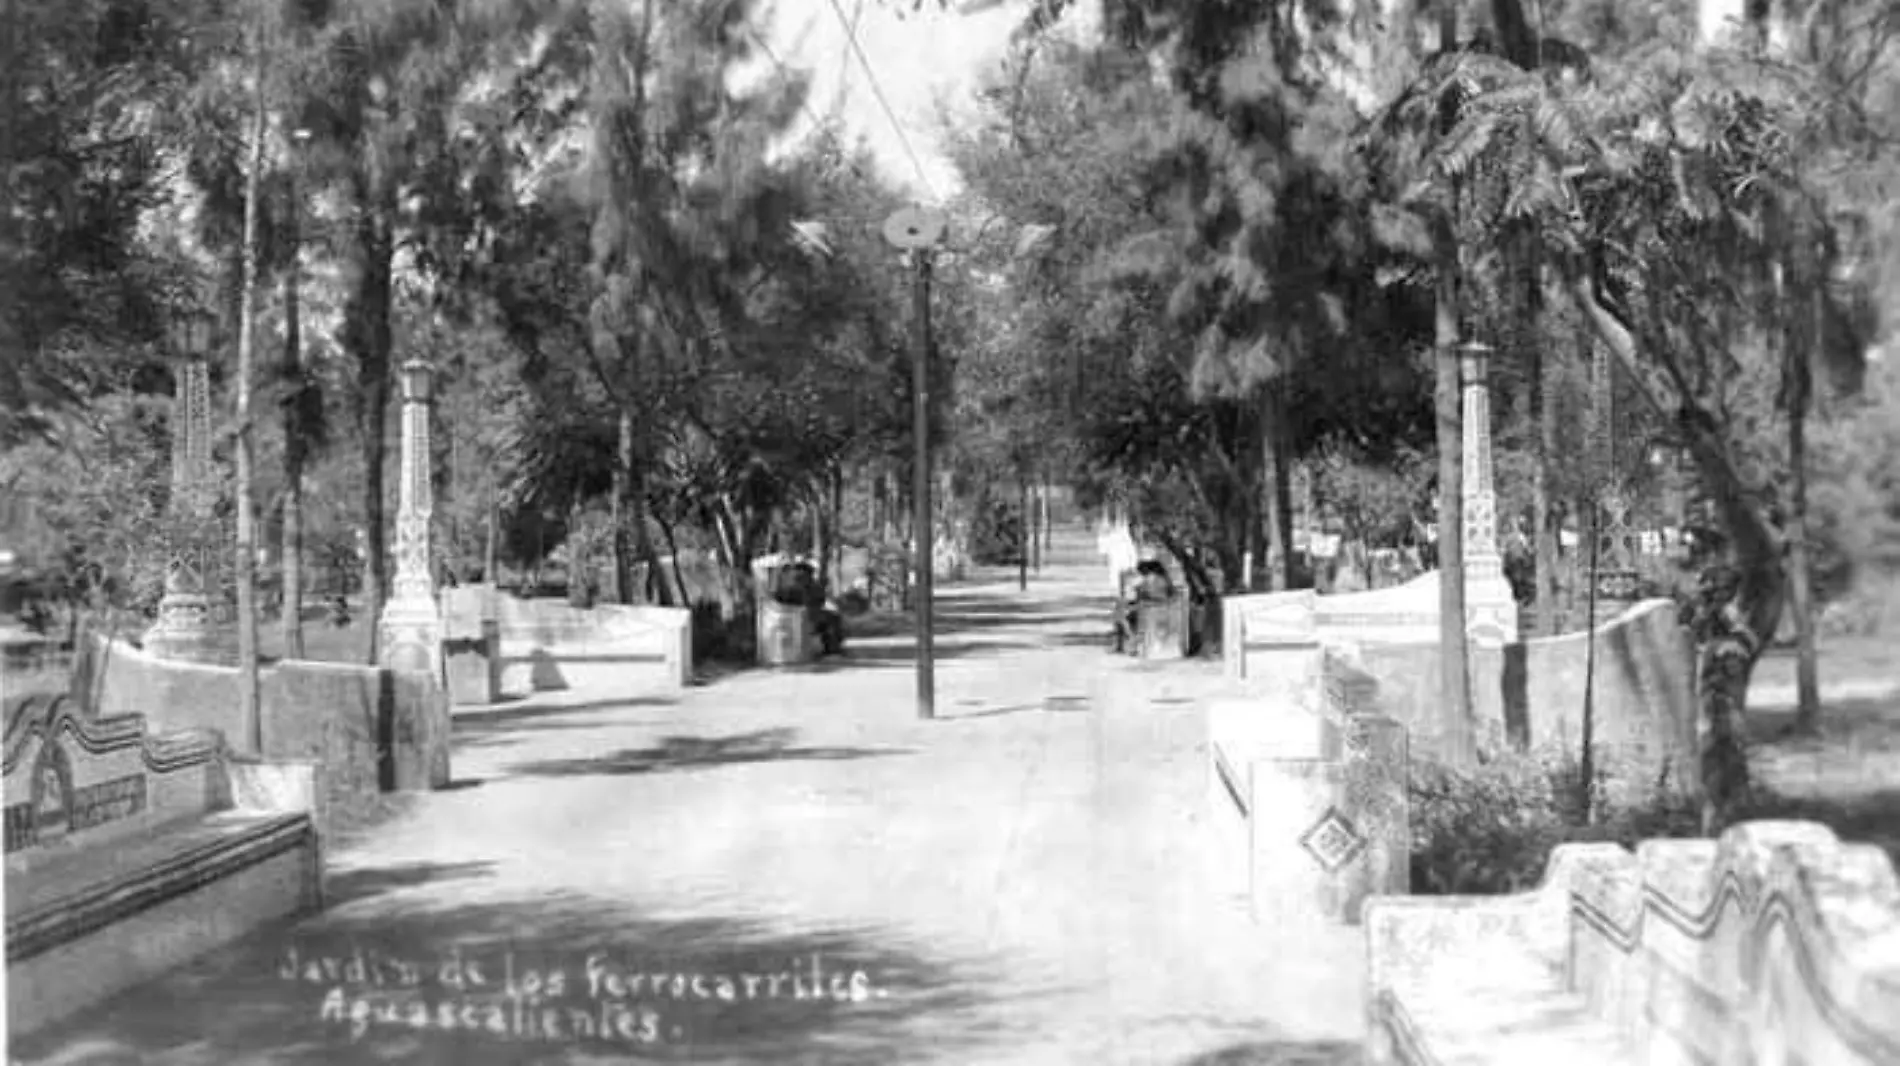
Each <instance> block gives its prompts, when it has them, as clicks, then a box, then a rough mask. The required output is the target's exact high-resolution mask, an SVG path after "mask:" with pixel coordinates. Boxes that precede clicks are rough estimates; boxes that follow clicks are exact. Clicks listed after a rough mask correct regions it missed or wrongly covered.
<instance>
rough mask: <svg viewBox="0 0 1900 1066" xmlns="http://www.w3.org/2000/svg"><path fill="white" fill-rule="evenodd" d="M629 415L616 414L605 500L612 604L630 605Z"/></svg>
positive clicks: (631, 449) (631, 468) (631, 421)
mask: <svg viewBox="0 0 1900 1066" xmlns="http://www.w3.org/2000/svg"><path fill="white" fill-rule="evenodd" d="M632 480H633V413H632V412H631V411H628V410H627V409H626V408H625V407H622V408H621V411H620V424H619V438H618V441H617V443H616V446H615V448H614V474H613V488H612V499H611V500H609V501H608V507H609V511H610V512H611V516H610V523H611V524H612V526H613V555H614V602H616V603H632V602H633V558H632V556H633V545H632V537H630V536H629V535H628V532H629V526H630V523H629V521H628V517H627V510H628V506H627V505H628V498H629V497H630V496H631V495H632V492H633V489H632V485H631V482H632Z"/></svg>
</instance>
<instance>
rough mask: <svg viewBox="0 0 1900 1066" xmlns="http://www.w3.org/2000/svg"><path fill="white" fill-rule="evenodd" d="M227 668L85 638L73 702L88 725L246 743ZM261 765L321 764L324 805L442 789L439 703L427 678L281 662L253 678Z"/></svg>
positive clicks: (234, 680)
mask: <svg viewBox="0 0 1900 1066" xmlns="http://www.w3.org/2000/svg"><path fill="white" fill-rule="evenodd" d="M238 685H239V671H238V669H237V668H236V667H234V666H211V665H204V664H200V663H184V662H174V661H170V660H165V659H159V658H157V657H155V656H151V655H148V654H146V653H145V652H144V651H143V650H141V649H139V648H137V647H134V646H133V645H132V644H130V643H127V642H125V641H122V640H108V639H107V638H105V637H97V636H96V637H94V638H92V640H91V641H90V642H89V643H88V644H87V645H86V646H84V647H83V648H82V651H81V654H80V656H79V661H78V662H77V663H75V665H74V670H73V686H72V695H73V697H74V699H76V700H77V701H78V702H79V704H80V705H81V706H82V707H83V708H85V713H86V714H88V715H90V716H92V717H108V716H112V715H119V714H140V715H143V716H144V718H145V722H146V724H147V728H149V729H150V730H151V731H153V732H155V733H171V732H180V731H185V730H191V729H213V730H216V731H218V732H219V733H221V734H223V736H224V737H225V739H226V743H227V744H228V745H229V746H231V747H232V748H234V749H236V750H240V751H242V750H244V749H245V748H246V747H247V745H248V743H249V736H248V732H247V730H246V728H245V723H244V722H243V719H242V712H241V710H240V704H239V700H238ZM258 688H259V711H260V713H261V714H262V716H263V722H262V727H263V734H264V749H263V751H262V752H261V754H262V755H263V757H265V758H267V759H285V760H311V761H315V762H317V763H319V764H320V769H319V771H318V776H319V787H320V788H321V790H322V793H323V796H324V798H325V800H326V802H327V801H328V800H331V799H340V798H345V797H349V796H360V795H363V794H365V793H371V792H378V791H383V792H388V791H411V790H427V789H433V788H440V787H442V786H444V785H446V784H448V782H449V708H448V699H447V697H446V696H445V695H444V694H443V692H442V691H441V690H440V689H439V688H437V687H436V685H435V684H434V682H433V681H432V680H431V679H430V678H428V677H426V676H419V675H411V674H404V673H398V672H396V671H392V670H386V669H382V668H380V667H369V666H356V665H349V664H344V663H318V662H304V661H297V660H290V661H284V662H279V663H276V664H273V665H270V666H266V667H264V668H263V669H261V670H260V671H259V676H258Z"/></svg>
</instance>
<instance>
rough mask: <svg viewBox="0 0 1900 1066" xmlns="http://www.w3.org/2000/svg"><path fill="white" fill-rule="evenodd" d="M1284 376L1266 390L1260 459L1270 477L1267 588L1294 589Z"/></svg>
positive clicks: (1291, 474)
mask: <svg viewBox="0 0 1900 1066" xmlns="http://www.w3.org/2000/svg"><path fill="white" fill-rule="evenodd" d="M1284 388H1285V386H1284V384H1283V380H1282V379H1281V378H1276V379H1275V380H1273V381H1272V382H1269V383H1268V384H1267V386H1266V387H1265V389H1264V390H1262V403H1261V419H1260V421H1261V427H1260V458H1261V464H1260V465H1261V472H1262V473H1263V474H1264V475H1265V476H1266V486H1265V488H1266V494H1265V495H1266V501H1267V521H1266V534H1267V553H1266V560H1265V563H1266V568H1267V570H1268V571H1269V572H1268V574H1267V588H1268V589H1269V590H1270V591H1275V592H1278V591H1281V590H1283V589H1290V588H1292V587H1293V585H1294V565H1293V463H1292V458H1291V456H1289V455H1288V454H1287V451H1288V440H1289V437H1290V434H1288V433H1287V432H1286V404H1285V402H1284V401H1285V394H1284V391H1283V390H1284Z"/></svg>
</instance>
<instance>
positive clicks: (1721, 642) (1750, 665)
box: [1568, 275, 1786, 830]
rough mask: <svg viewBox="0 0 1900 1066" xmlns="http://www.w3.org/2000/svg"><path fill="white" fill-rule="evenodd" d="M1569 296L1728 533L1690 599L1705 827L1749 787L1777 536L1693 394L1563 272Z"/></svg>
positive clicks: (1776, 597) (1723, 820)
mask: <svg viewBox="0 0 1900 1066" xmlns="http://www.w3.org/2000/svg"><path fill="white" fill-rule="evenodd" d="M1568 284H1569V289H1570V292H1571V296H1572V298H1573V299H1574V300H1575V302H1576V304H1577V306H1578V308H1579V309H1581V310H1582V311H1583V314H1584V318H1585V319H1586V320H1587V322H1588V323H1589V325H1590V328H1591V330H1592V331H1593V332H1594V333H1595V334H1596V336H1597V338H1598V339H1599V340H1600V341H1602V343H1604V344H1607V345H1609V346H1610V353H1611V354H1612V355H1614V356H1615V357H1616V358H1617V359H1618V360H1619V361H1620V362H1621V363H1622V364H1623V366H1624V369H1625V370H1627V371H1628V372H1629V375H1630V377H1631V378H1632V379H1633V380H1635V381H1636V383H1637V385H1638V386H1639V391H1640V393H1641V395H1642V397H1643V399H1644V401H1645V402H1646V403H1647V404H1648V405H1649V406H1650V408H1651V410H1652V411H1654V412H1655V413H1656V414H1657V415H1659V416H1662V417H1672V416H1673V417H1674V418H1675V421H1676V424H1677V425H1678V426H1679V427H1681V429H1682V431H1683V435H1684V441H1683V443H1684V444H1685V445H1686V446H1687V449H1688V452H1689V454H1690V455H1691V456H1692V457H1693V458H1694V460H1695V463H1696V469H1697V473H1698V474H1699V475H1700V476H1701V478H1702V479H1703V481H1704V483H1705V484H1706V485H1707V486H1708V487H1709V496H1710V498H1711V502H1712V503H1713V504H1714V506H1715V508H1716V512H1717V515H1718V517H1719V518H1720V521H1721V524H1722V527H1723V532H1724V533H1725V534H1726V535H1727V536H1728V538H1729V545H1730V551H1731V553H1732V555H1731V557H1732V559H1733V561H1734V572H1733V577H1732V579H1724V580H1721V581H1718V582H1715V587H1713V588H1711V589H1708V590H1706V591H1705V592H1704V594H1703V597H1702V600H1703V602H1702V603H1700V604H1699V605H1698V608H1697V610H1698V614H1699V615H1700V616H1701V624H1700V626H1699V629H1700V630H1701V634H1700V636H1699V641H1698V642H1699V644H1700V649H1699V662H1700V669H1699V670H1698V677H1697V696H1698V700H1699V702H1700V705H1701V707H1700V709H1701V714H1702V720H1703V723H1704V729H1703V737H1704V741H1703V757H1702V789H1703V796H1704V809H1703V822H1704V826H1705V828H1709V829H1711V830H1713V829H1715V828H1720V827H1721V826H1725V825H1727V824H1728V823H1729V822H1730V821H1731V820H1732V819H1733V817H1734V815H1735V813H1736V811H1737V810H1738V808H1739V806H1740V804H1741V803H1742V802H1743V799H1744V798H1745V797H1746V796H1747V794H1748V790H1749V772H1748V758H1747V749H1746V746H1745V739H1744V735H1743V722H1744V714H1745V713H1746V710H1747V705H1748V681H1749V677H1750V675H1751V674H1752V673H1753V672H1754V667H1755V661H1756V659H1757V658H1758V657H1759V655H1760V653H1761V649H1762V646H1763V645H1764V644H1765V643H1766V642H1767V639H1768V638H1769V637H1772V636H1773V634H1774V632H1775V626H1776V624H1777V623H1778V622H1779V621H1780V617H1781V609H1782V605H1783V600H1784V598H1785V596H1786V589H1785V575H1784V572H1783V570H1782V562H1781V552H1780V545H1779V543H1778V541H1777V538H1776V537H1775V534H1774V530H1773V527H1772V526H1771V525H1770V524H1769V521H1768V517H1767V515H1766V514H1765V513H1764V512H1763V511H1762V510H1761V507H1760V505H1759V504H1757V503H1756V502H1755V498H1756V497H1755V494H1754V493H1753V492H1752V491H1751V490H1750V486H1749V485H1748V484H1747V483H1746V482H1745V481H1744V480H1743V478H1742V476H1741V473H1740V470H1739V468H1738V467H1737V465H1736V463H1735V460H1734V458H1733V456H1732V455H1731V454H1730V453H1729V450H1728V444H1727V442H1726V441H1725V440H1724V439H1723V438H1722V436H1721V435H1720V430H1719V428H1718V426H1719V424H1718V423H1717V422H1716V421H1715V418H1714V416H1712V415H1711V414H1710V413H1709V412H1708V411H1706V410H1704V409H1702V408H1701V407H1699V406H1697V405H1696V403H1695V399H1694V397H1690V396H1680V395H1676V394H1675V393H1673V392H1672V391H1670V388H1669V386H1668V385H1666V384H1664V383H1663V382H1662V381H1660V380H1658V377H1657V376H1656V375H1655V374H1654V373H1653V372H1652V368H1650V367H1648V366H1646V365H1645V364H1644V363H1643V362H1642V361H1641V360H1640V359H1639V355H1638V352H1637V348H1636V338H1635V337H1634V336H1632V335H1631V333H1630V331H1629V330H1628V329H1627V328H1625V327H1624V326H1623V324H1622V322H1621V321H1619V320H1618V319H1617V318H1616V317H1615V316H1614V315H1611V314H1610V313H1609V312H1608V311H1607V310H1605V309H1604V308H1603V307H1602V305H1601V304H1599V303H1598V302H1597V300H1596V294H1595V292H1594V291H1593V290H1592V289H1591V287H1590V282H1589V279H1588V278H1586V277H1583V276H1581V275H1573V276H1572V277H1570V278H1569V279H1568Z"/></svg>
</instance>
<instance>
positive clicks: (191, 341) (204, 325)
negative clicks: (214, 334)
mask: <svg viewBox="0 0 1900 1066" xmlns="http://www.w3.org/2000/svg"><path fill="white" fill-rule="evenodd" d="M170 332H171V345H172V351H173V352H175V353H177V354H178V355H179V356H180V357H181V358H184V359H203V358H204V357H205V355H206V353H208V352H209V351H210V350H211V316H210V315H208V314H206V313H204V312H203V311H198V310H192V311H186V312H183V313H181V314H179V315H178V316H177V317H176V318H174V319H172V324H171V330H170Z"/></svg>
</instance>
